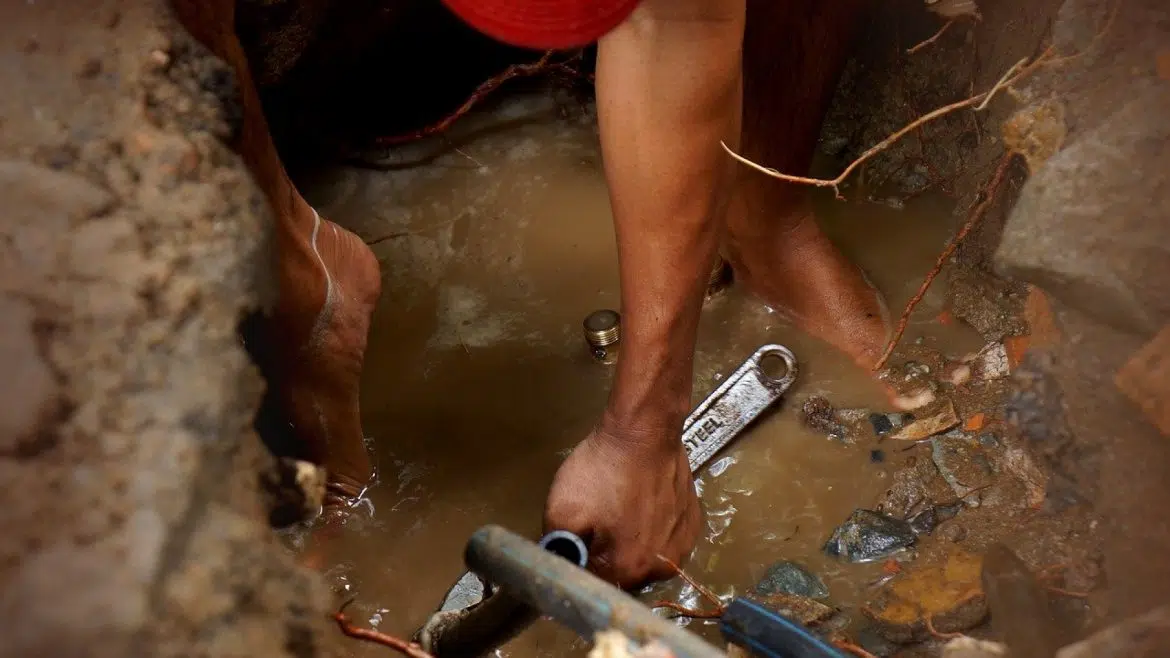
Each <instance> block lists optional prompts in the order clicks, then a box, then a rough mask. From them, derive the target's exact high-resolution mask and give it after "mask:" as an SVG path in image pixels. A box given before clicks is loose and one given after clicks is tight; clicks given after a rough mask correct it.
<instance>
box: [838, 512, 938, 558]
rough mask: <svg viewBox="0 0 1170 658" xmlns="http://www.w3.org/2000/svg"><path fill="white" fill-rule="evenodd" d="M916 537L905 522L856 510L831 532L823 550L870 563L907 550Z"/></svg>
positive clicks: (878, 513)
mask: <svg viewBox="0 0 1170 658" xmlns="http://www.w3.org/2000/svg"><path fill="white" fill-rule="evenodd" d="M915 536H916V535H915V534H914V529H913V528H911V527H910V524H909V523H907V522H906V521H902V520H900V519H895V518H894V517H892V516H888V515H886V514H881V513H880V512H874V511H872V510H867V509H858V510H854V511H853V513H852V514H850V515H849V518H848V519H846V521H845V523H843V524H841V525H840V526H839V527H838V528H837V529H836V530H834V531H833V536H832V537H830V538H829V541H828V542H827V543H826V544H825V547H824V551H825V553H826V554H827V555H830V556H832V557H839V558H841V559H843V560H847V561H849V562H872V561H874V560H880V559H882V558H885V557H889V556H891V555H893V554H894V553H897V552H898V551H901V550H904V549H906V548H909V547H910V546H912V545H913V544H914V539H915Z"/></svg>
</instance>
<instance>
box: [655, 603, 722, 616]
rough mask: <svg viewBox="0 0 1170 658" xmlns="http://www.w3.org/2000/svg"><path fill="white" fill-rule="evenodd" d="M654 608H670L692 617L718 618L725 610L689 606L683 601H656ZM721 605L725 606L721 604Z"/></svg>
mask: <svg viewBox="0 0 1170 658" xmlns="http://www.w3.org/2000/svg"><path fill="white" fill-rule="evenodd" d="M650 607H652V608H670V609H671V610H674V611H675V612H677V613H678V614H679V615H680V616H683V617H688V618H690V619H718V618H720V617H722V616H723V610H699V609H697V608H688V607H686V606H685V605H682V604H681V603H675V602H674V601H655V602H654V605H652V606H650ZM720 607H723V606H722V604H720Z"/></svg>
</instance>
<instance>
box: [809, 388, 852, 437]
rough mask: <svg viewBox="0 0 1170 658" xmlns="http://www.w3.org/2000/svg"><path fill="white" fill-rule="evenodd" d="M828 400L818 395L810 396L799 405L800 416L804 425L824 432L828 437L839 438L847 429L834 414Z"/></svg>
mask: <svg viewBox="0 0 1170 658" xmlns="http://www.w3.org/2000/svg"><path fill="white" fill-rule="evenodd" d="M835 411H836V410H835V409H833V405H832V404H830V403H829V401H828V400H827V399H825V398H823V397H821V396H819V395H813V396H810V397H809V398H808V399H807V400H805V401H804V404H803V405H801V407H800V418H801V420H802V421H804V425H805V427H808V428H809V429H814V430H817V431H818V432H824V433H825V434H828V435H829V438H840V437H841V436H844V435H845V433H846V432H847V431H848V430H847V429H846V428H845V426H844V424H842V423H841V422H840V421H839V420H837V417H836V415H835V413H834V412H835Z"/></svg>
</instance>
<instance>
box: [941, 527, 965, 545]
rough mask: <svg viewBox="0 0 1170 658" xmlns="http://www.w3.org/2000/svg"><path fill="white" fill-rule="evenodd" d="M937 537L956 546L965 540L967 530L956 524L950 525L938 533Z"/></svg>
mask: <svg viewBox="0 0 1170 658" xmlns="http://www.w3.org/2000/svg"><path fill="white" fill-rule="evenodd" d="M938 536H939V537H942V538H943V539H945V540H947V541H949V542H951V543H953V544H957V543H959V542H961V541H963V540H964V539H966V538H967V529H966V528H964V527H963V526H961V525H959V524H957V523H952V524H950V525H948V526H946V527H944V528H943V529H942V531H941V532H939V533H938Z"/></svg>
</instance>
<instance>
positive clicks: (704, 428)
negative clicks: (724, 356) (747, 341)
mask: <svg viewBox="0 0 1170 658" xmlns="http://www.w3.org/2000/svg"><path fill="white" fill-rule="evenodd" d="M769 357H772V358H779V359H780V360H781V361H783V362H784V371H783V372H782V373H777V374H776V376H771V375H769V374H768V373H766V372H764V368H763V363H764V359H767V358H769ZM796 372H797V369H796V356H795V355H794V354H793V353H792V351H791V350H789V349H788V348H787V347H784V346H783V345H764V346H763V347H761V348H760V349H758V350H756V352H755V354H752V355H751V356H750V357H748V359H747V361H744V362H743V365H741V366H740V367H738V368H736V369H735V372H733V373H731V375H729V376H728V377H727V379H726V380H724V381H723V383H722V384H720V385H719V388H717V389H715V390H714V391H711V394H710V395H708V396H707V398H706V399H704V400H703V401H702V402H701V403H700V404H699V406H697V407H695V410H694V411H692V412H691V415H690V416H687V419H686V420H685V421H684V422H683V433H682V442H683V447H684V448H686V451H687V461H689V462H690V465H691V473H698V472H699V469H701V468H703V466H704V465H706V463H707V462H708V461H710V460H711V458H712V457H714V456H715V453H717V452H719V451H720V450H722V449H723V448H724V447H726V446H727V444H728V443H731V441H732V440H733V439H735V437H736V436H738V435H739V433H740V432H741V431H743V428H745V427H747V426H748V424H749V423H751V422H752V421H753V420H755V419H756V417H757V416H759V415H760V413H762V412H763V411H764V410H765V409H767V408H768V407H770V406H772V404H773V403H774V402H776V400H779V399H780V396H782V395H784V392H785V391H787V390H788V389H789V387H791V386H792V383H793V382H795V381H796Z"/></svg>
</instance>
